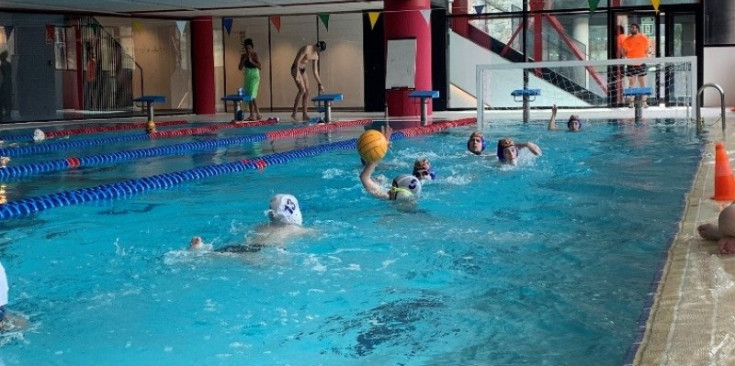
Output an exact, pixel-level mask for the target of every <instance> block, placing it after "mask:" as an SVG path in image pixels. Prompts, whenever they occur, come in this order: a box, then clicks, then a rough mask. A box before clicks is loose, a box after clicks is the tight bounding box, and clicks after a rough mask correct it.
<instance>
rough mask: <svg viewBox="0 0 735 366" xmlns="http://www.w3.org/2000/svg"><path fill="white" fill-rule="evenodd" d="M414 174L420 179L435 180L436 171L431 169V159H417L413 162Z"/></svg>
mask: <svg viewBox="0 0 735 366" xmlns="http://www.w3.org/2000/svg"><path fill="white" fill-rule="evenodd" d="M413 176H414V177H416V178H418V179H419V180H434V179H436V173H434V171H433V170H431V163H430V162H429V159H416V161H415V162H414V163H413Z"/></svg>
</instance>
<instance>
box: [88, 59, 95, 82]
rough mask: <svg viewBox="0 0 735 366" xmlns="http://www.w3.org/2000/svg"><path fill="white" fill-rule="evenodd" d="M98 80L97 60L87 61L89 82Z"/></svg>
mask: <svg viewBox="0 0 735 366" xmlns="http://www.w3.org/2000/svg"><path fill="white" fill-rule="evenodd" d="M95 80H97V60H95V59H93V58H92V59H89V61H87V81H95Z"/></svg>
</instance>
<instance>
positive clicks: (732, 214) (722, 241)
mask: <svg viewBox="0 0 735 366" xmlns="http://www.w3.org/2000/svg"><path fill="white" fill-rule="evenodd" d="M697 231H698V232H699V236H701V237H702V238H703V239H706V240H712V241H714V240H717V247H718V249H719V251H720V254H735V205H730V206H727V207H725V209H723V210H722V211H721V212H720V215H719V216H718V218H717V224H703V225H699V226H698V227H697Z"/></svg>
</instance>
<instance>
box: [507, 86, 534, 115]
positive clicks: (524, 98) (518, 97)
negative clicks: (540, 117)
mask: <svg viewBox="0 0 735 366" xmlns="http://www.w3.org/2000/svg"><path fill="white" fill-rule="evenodd" d="M510 95H511V96H512V97H513V101H516V102H522V103H523V122H528V119H529V116H530V114H531V105H530V103H531V102H533V101H535V100H536V97H538V96H539V95H541V89H527V88H523V89H516V90H513V91H512V92H510Z"/></svg>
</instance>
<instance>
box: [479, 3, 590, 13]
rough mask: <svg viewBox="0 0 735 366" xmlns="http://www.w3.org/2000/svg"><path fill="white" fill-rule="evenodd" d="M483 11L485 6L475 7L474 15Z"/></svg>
mask: <svg viewBox="0 0 735 366" xmlns="http://www.w3.org/2000/svg"><path fill="white" fill-rule="evenodd" d="M590 1H591V0H590ZM484 9H485V5H475V14H482V11H483V10H484Z"/></svg>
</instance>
